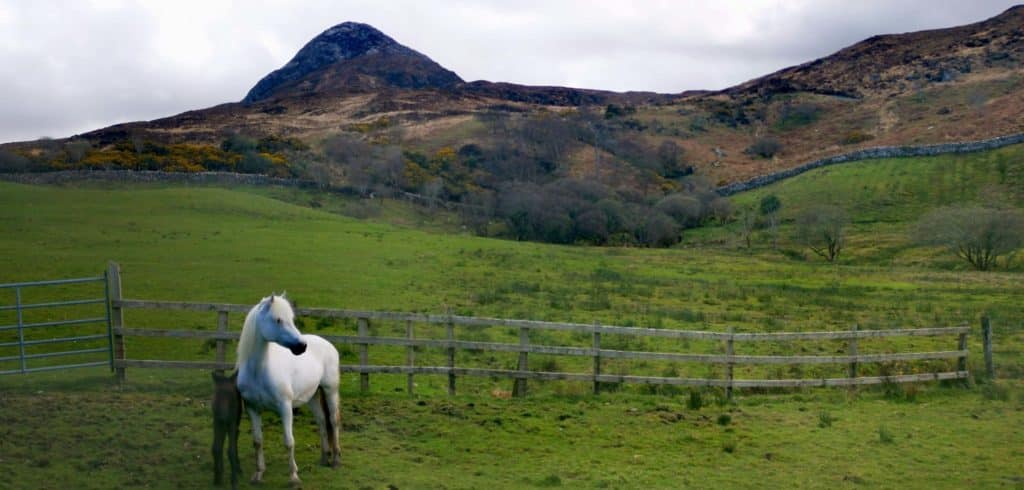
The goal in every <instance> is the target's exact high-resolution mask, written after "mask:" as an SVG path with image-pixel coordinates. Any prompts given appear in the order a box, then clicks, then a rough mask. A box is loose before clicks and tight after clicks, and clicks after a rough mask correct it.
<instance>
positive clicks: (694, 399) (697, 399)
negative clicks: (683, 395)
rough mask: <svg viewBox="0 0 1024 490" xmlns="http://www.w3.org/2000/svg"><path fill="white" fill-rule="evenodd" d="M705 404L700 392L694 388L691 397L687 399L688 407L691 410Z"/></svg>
mask: <svg viewBox="0 0 1024 490" xmlns="http://www.w3.org/2000/svg"><path fill="white" fill-rule="evenodd" d="M702 406H704V400H702V399H701V396H700V392H699V391H697V390H693V391H691V392H690V399H689V400H687V401H686V407H687V408H689V409H690V410H700V407H702Z"/></svg>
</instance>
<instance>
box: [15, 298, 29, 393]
mask: <svg viewBox="0 0 1024 490" xmlns="http://www.w3.org/2000/svg"><path fill="white" fill-rule="evenodd" d="M14 307H15V308H16V309H17V311H18V357H20V358H21V374H25V373H26V372H27V370H28V363H27V362H26V361H25V319H24V317H23V316H22V313H21V288H14Z"/></svg>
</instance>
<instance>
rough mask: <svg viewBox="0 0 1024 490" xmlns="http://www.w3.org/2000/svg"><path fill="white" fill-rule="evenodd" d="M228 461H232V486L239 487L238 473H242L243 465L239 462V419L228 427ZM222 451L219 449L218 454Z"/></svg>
mask: <svg viewBox="0 0 1024 490" xmlns="http://www.w3.org/2000/svg"><path fill="white" fill-rule="evenodd" d="M228 437H230V439H228V461H230V462H231V488H232V489H235V488H238V475H239V474H241V473H242V465H240V464H239V463H238V420H235V423H233V424H231V425H230V426H229V427H228ZM219 453H220V451H218V454H219Z"/></svg>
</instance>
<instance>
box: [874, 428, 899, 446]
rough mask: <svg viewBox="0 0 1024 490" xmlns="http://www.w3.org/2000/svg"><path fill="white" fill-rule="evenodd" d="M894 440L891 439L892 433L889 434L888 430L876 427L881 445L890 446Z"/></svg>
mask: <svg viewBox="0 0 1024 490" xmlns="http://www.w3.org/2000/svg"><path fill="white" fill-rule="evenodd" d="M895 440H896V439H895V438H894V437H893V435H892V432H889V428H888V427H886V426H884V425H880V426H878V441H879V442H881V443H883V444H892V443H893V442H894V441H895Z"/></svg>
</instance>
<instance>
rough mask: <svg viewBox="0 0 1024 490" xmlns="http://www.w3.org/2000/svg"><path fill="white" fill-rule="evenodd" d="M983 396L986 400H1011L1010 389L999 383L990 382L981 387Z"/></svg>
mask: <svg viewBox="0 0 1024 490" xmlns="http://www.w3.org/2000/svg"><path fill="white" fill-rule="evenodd" d="M981 396H983V397H985V399H986V400H994V401H1001V402H1006V401H1010V389H1009V388H1007V387H1006V386H1004V385H1001V384H999V383H988V384H985V385H983V386H982V387H981Z"/></svg>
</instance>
